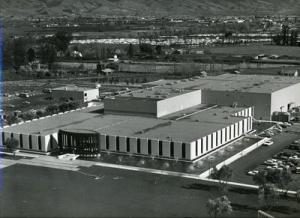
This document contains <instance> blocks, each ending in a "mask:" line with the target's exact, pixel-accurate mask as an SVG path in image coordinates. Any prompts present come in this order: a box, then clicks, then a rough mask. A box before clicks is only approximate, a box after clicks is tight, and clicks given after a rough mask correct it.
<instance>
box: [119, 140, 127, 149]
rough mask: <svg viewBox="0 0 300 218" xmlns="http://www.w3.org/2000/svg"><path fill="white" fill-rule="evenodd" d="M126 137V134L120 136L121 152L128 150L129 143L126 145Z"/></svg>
mask: <svg viewBox="0 0 300 218" xmlns="http://www.w3.org/2000/svg"><path fill="white" fill-rule="evenodd" d="M126 138H127V137H125V136H120V138H119V140H120V152H127V145H126Z"/></svg>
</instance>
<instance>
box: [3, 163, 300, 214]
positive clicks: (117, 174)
mask: <svg viewBox="0 0 300 218" xmlns="http://www.w3.org/2000/svg"><path fill="white" fill-rule="evenodd" d="M81 171H83V172H85V173H88V174H93V175H98V176H99V178H100V179H98V180H95V179H94V177H91V176H87V175H84V174H82V173H78V172H71V171H63V170H55V169H49V168H43V167H33V166H25V165H19V164H17V165H14V166H10V167H7V168H5V169H3V170H2V175H1V177H2V183H1V184H2V186H1V193H0V216H1V217H8V216H12V217H20V216H23V217H24V216H26V217H42V216H43V217H208V214H207V210H206V206H205V205H206V202H207V199H208V198H214V197H217V196H219V193H218V191H217V188H216V187H213V186H209V185H201V184H200V183H199V182H198V181H195V180H192V179H184V178H178V177H171V176H157V175H153V174H146V173H142V172H133V171H126V170H117V169H111V168H102V167H92V168H82V169H81ZM228 195H229V198H230V199H234V200H232V201H233V202H232V205H233V209H234V212H233V214H231V217H256V213H257V209H258V205H257V194H256V193H255V192H249V191H243V190H239V189H231V190H230V192H229V194H228ZM274 210H275V211H280V213H279V212H273V214H274V215H275V216H278V217H297V216H299V215H300V210H299V207H298V205H297V203H295V202H292V201H289V200H285V202H283V201H278V203H277V205H276V206H275V207H274Z"/></svg>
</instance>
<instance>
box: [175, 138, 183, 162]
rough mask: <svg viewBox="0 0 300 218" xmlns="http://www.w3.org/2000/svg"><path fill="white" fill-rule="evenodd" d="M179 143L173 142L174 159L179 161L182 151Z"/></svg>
mask: <svg viewBox="0 0 300 218" xmlns="http://www.w3.org/2000/svg"><path fill="white" fill-rule="evenodd" d="M181 146H182V143H181V142H174V158H177V159H181V158H182V150H181V148H182V147H181Z"/></svg>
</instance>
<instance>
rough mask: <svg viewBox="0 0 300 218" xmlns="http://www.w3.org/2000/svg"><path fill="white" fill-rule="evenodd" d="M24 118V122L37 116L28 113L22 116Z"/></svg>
mask: <svg viewBox="0 0 300 218" xmlns="http://www.w3.org/2000/svg"><path fill="white" fill-rule="evenodd" d="M22 118H23V119H24V120H32V119H34V118H35V114H34V113H32V112H27V113H24V114H22Z"/></svg>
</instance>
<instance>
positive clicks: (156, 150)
mask: <svg viewBox="0 0 300 218" xmlns="http://www.w3.org/2000/svg"><path fill="white" fill-rule="evenodd" d="M151 151H152V156H158V155H159V145H158V140H156V139H151Z"/></svg>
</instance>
